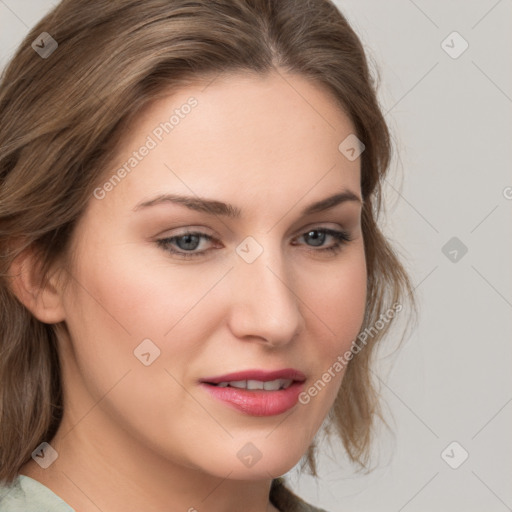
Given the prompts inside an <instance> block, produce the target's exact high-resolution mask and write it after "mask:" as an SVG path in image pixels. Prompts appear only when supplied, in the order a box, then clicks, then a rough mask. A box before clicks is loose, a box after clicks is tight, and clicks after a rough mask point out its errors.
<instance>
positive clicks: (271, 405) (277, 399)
mask: <svg viewBox="0 0 512 512" xmlns="http://www.w3.org/2000/svg"><path fill="white" fill-rule="evenodd" d="M201 387H202V388H203V389H205V390H206V391H207V392H208V393H210V395H211V396H213V397H214V398H216V399H217V400H221V401H222V402H224V403H226V404H227V405H228V406H231V407H233V408H234V409H237V410H239V411H242V412H243V413H245V414H249V415H250V416H275V415H277V414H282V413H283V412H286V411H288V410H289V409H291V408H292V407H293V406H294V405H295V404H296V403H297V401H298V399H299V395H300V392H301V391H302V388H303V387H304V383H303V382H297V381H295V382H293V383H292V384H291V385H290V386H289V387H288V388H286V389H280V390H278V391H264V390H260V389H258V390H252V391H249V390H247V389H239V388H232V387H225V388H221V387H219V386H212V385H211V384H205V383H201Z"/></svg>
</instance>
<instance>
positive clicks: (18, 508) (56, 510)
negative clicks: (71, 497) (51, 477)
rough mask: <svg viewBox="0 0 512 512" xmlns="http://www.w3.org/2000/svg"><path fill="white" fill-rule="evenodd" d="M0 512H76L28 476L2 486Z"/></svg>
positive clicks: (20, 476) (0, 490)
mask: <svg viewBox="0 0 512 512" xmlns="http://www.w3.org/2000/svg"><path fill="white" fill-rule="evenodd" d="M0 512H75V510H74V509H72V508H71V507H70V506H69V505H68V504H67V503H65V502H64V501H62V500H61V499H60V498H59V497H58V496H57V495H56V494H55V493H54V492H52V491H50V489H48V487H46V486H45V485H43V484H42V483H40V482H38V481H37V480H34V479H33V478H30V477H29V476H26V475H18V476H17V477H16V478H15V479H14V480H13V482H12V483H11V484H10V485H0Z"/></svg>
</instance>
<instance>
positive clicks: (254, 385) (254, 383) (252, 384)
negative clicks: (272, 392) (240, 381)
mask: <svg viewBox="0 0 512 512" xmlns="http://www.w3.org/2000/svg"><path fill="white" fill-rule="evenodd" d="M247 389H263V382H261V380H248V381H247Z"/></svg>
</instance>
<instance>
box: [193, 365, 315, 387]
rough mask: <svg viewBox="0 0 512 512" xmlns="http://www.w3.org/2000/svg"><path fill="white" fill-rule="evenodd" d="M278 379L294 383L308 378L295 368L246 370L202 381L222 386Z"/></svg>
mask: <svg viewBox="0 0 512 512" xmlns="http://www.w3.org/2000/svg"><path fill="white" fill-rule="evenodd" d="M277 379H288V380H292V381H298V382H304V381H305V380H306V376H305V375H304V374H303V373H302V372H300V371H299V370H295V369H294V368H284V369H282V370H275V371H271V372H269V371H265V370H246V371H241V372H234V373H227V374H225V375H219V376H216V377H207V378H204V379H201V380H200V381H201V382H205V383H207V384H220V383H222V382H236V381H249V380H254V381H260V382H270V381H273V380H277Z"/></svg>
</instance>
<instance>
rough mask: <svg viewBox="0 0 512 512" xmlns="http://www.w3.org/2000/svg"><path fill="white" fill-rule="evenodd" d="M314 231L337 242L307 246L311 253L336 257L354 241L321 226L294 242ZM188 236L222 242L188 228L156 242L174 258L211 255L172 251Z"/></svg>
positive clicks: (343, 231)
mask: <svg viewBox="0 0 512 512" xmlns="http://www.w3.org/2000/svg"><path fill="white" fill-rule="evenodd" d="M312 231H317V232H320V233H324V234H325V235H326V236H330V237H332V238H333V239H334V241H335V242H334V244H333V245H327V246H325V247H324V246H323V245H322V246H314V245H313V246H308V245H307V244H306V245H305V247H306V250H307V251H308V252H310V253H317V254H320V255H322V254H323V255H332V256H334V255H336V254H337V253H338V252H339V251H341V250H342V249H343V246H345V245H346V244H348V243H349V242H351V241H352V240H354V238H353V236H352V235H351V233H350V232H349V231H347V230H346V229H343V228H338V229H333V228H328V227H325V226H321V225H314V226H313V227H310V228H307V229H306V228H303V229H302V230H301V232H300V234H298V235H296V236H294V238H293V240H296V239H297V238H301V237H304V236H305V235H307V234H309V233H310V232H312ZM187 235H192V236H197V237H199V238H200V239H203V240H208V241H211V242H216V243H217V244H218V243H219V242H220V240H218V239H217V238H216V237H214V236H212V235H209V234H208V233H204V232H202V231H198V230H195V231H194V230H193V229H190V228H186V230H185V231H183V232H181V233H177V234H173V235H172V236H168V237H164V238H160V239H158V240H156V243H157V245H159V246H160V247H161V248H162V249H163V250H165V251H166V252H168V253H169V254H170V255H173V256H176V257H178V258H182V259H185V260H187V259H188V260H191V259H194V258H200V257H205V256H206V255H207V254H208V253H210V252H211V251H212V250H213V248H208V249H203V250H202V251H195V250H193V251H186V250H183V249H179V248H178V249H170V248H169V246H170V244H171V242H172V241H175V240H176V239H179V238H181V237H184V236H187ZM220 243H222V242H220ZM293 245H303V244H293ZM315 247H316V248H315Z"/></svg>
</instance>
